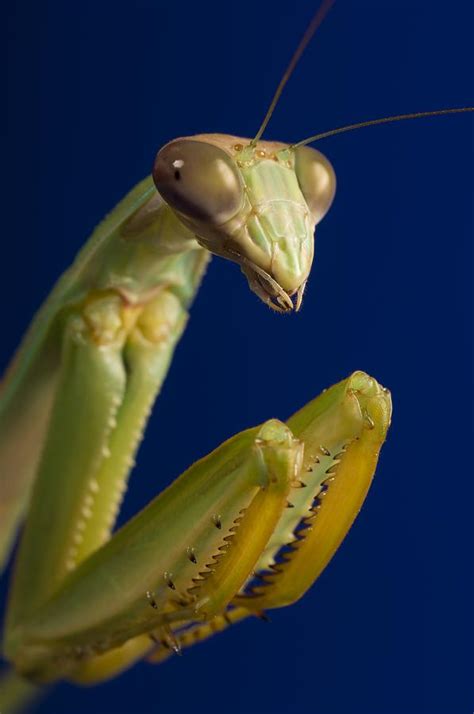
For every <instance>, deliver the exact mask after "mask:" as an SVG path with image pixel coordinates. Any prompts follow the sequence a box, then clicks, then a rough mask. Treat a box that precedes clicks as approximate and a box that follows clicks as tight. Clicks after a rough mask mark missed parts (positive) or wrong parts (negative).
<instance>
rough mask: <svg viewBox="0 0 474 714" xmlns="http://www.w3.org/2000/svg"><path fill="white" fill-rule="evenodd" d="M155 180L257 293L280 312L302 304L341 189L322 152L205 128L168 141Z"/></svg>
mask: <svg viewBox="0 0 474 714" xmlns="http://www.w3.org/2000/svg"><path fill="white" fill-rule="evenodd" d="M153 179H154V181H155V185H156V187H157V189H158V192H159V193H160V195H161V196H162V198H163V199H164V200H165V202H166V203H167V204H168V205H169V206H170V207H171V209H172V210H173V211H174V212H175V213H176V215H177V217H178V218H179V220H180V221H181V222H182V223H184V224H185V225H186V226H187V227H188V228H189V229H190V230H192V231H193V233H194V234H195V235H196V238H197V240H198V242H199V243H200V244H201V245H202V246H203V247H205V248H207V249H208V250H209V251H210V252H211V253H214V254H216V255H220V256H222V257H224V258H228V259H229V260H232V261H234V262H236V263H238V264H239V265H240V267H241V269H242V272H243V273H244V274H245V275H246V277H247V279H248V281H249V286H250V288H251V290H253V292H254V293H256V294H257V295H258V297H259V298H261V299H262V300H263V301H264V302H265V303H266V304H267V305H269V306H270V307H272V308H273V309H275V310H277V311H278V312H290V311H292V310H293V309H296V310H298V309H299V307H300V305H301V300H302V296H303V292H304V287H305V284H306V281H307V279H308V275H309V272H310V270H311V265H312V262H313V253H314V250H313V246H314V241H313V233H314V227H315V225H316V224H317V223H318V222H319V221H320V220H321V219H322V218H323V216H324V215H325V214H326V212H327V211H328V209H329V207H330V205H331V203H332V200H333V198H334V193H335V189H336V179H335V174H334V170H333V168H332V166H331V164H330V163H329V161H328V160H327V159H326V158H325V157H324V156H323V155H322V154H321V153H320V152H319V151H316V150H315V149H310V148H308V147H299V148H296V149H293V148H292V147H291V146H289V145H288V144H283V143H277V142H270V141H259V142H257V143H256V144H252V143H251V142H250V140H248V139H240V138H238V137H233V136H228V135H225V134H201V135H197V136H194V137H189V138H183V139H175V140H174V141H171V142H170V143H169V144H166V145H165V146H164V147H163V148H162V149H161V150H160V151H159V152H158V154H157V156H156V159H155V164H154V168H153ZM292 298H294V300H293V299H292Z"/></svg>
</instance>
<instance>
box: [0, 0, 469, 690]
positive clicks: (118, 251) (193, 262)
mask: <svg viewBox="0 0 474 714" xmlns="http://www.w3.org/2000/svg"><path fill="white" fill-rule="evenodd" d="M330 4H331V3H330V2H329V3H328V2H326V3H325V7H326V9H327V7H329V5H330ZM320 19H321V15H319V16H318V15H317V16H316V17H315V21H314V22H313V23H312V25H311V31H314V29H315V28H316V26H317V24H318V22H319V21H320ZM308 38H309V36H306V39H305V40H304V41H303V43H302V45H301V46H300V48H299V49H298V50H297V53H296V54H295V56H299V55H298V52H299V54H301V51H302V49H301V48H303V47H304V45H305V43H306V42H307V40H308ZM300 50H301V51H300ZM292 62H293V61H292ZM293 66H294V62H293ZM290 67H291V63H290ZM286 79H287V75H286V76H285V78H284V81H286ZM281 86H282V85H281ZM281 86H280V87H279V89H278V90H277V95H276V96H277V97H278V96H279V92H280V91H281ZM275 101H276V100H275ZM273 106H274V102H273V103H272V107H273ZM453 111H458V110H453ZM463 111H466V110H463ZM433 113H436V112H433ZM437 113H442V112H437ZM424 115H426V113H425V114H419V115H418V116H424ZM396 118H400V117H396ZM396 118H390V119H387V120H376V121H375V122H373V123H377V122H383V121H392V120H394V119H396ZM405 118H406V117H405ZM267 120H268V115H267V118H266V120H265V121H264V123H263V125H262V127H261V129H260V131H259V133H258V134H257V137H256V138H255V139H253V140H249V139H241V138H237V137H233V136H228V135H221V134H208V135H198V136H194V137H189V138H181V139H176V140H174V141H171V142H170V143H168V144H167V145H166V146H164V147H163V148H162V149H161V150H160V151H159V152H158V154H157V157H156V160H155V163H154V167H153V176H152V177H150V178H147V179H145V180H144V181H143V182H141V183H140V184H139V185H138V186H136V187H135V188H134V189H133V190H132V191H131V192H130V193H129V194H128V195H127V196H126V197H125V199H124V200H123V201H122V202H121V203H120V204H119V205H118V206H117V207H116V208H115V209H114V210H113V211H112V212H111V213H110V214H109V216H108V217H107V218H106V219H105V220H104V221H103V223H101V224H100V225H99V227H98V228H97V229H96V231H95V232H94V234H93V235H92V237H91V238H90V239H89V241H88V242H87V244H86V245H85V247H84V248H83V250H82V251H81V253H80V254H79V255H78V257H77V258H76V260H75V262H74V263H73V265H72V266H71V268H70V269H69V270H68V271H67V272H66V273H65V274H64V275H63V277H62V278H61V279H60V280H59V282H58V283H57V285H56V287H55V288H54V290H53V291H52V293H51V295H50V297H49V298H48V299H47V301H46V302H45V304H44V305H43V307H42V308H41V310H40V311H39V313H38V314H37V316H36V318H35V320H34V321H33V323H32V325H31V327H30V329H29V331H28V333H27V335H26V337H25V339H24V341H23V344H22V345H21V347H20V349H19V351H18V353H17V355H16V357H15V359H14V360H13V362H12V365H11V367H10V368H9V370H8V372H7V375H6V377H5V379H4V382H3V384H2V390H1V393H0V557H1V559H2V560H3V562H5V561H6V559H7V557H8V554H9V552H10V549H11V546H12V543H13V540H14V537H15V533H16V531H17V528H18V525H19V524H20V522H21V521H22V519H24V527H23V532H22V535H21V540H20V544H19V549H18V555H17V559H16V563H15V566H14V574H13V582H12V585H11V589H10V595H9V602H8V608H7V617H6V625H5V634H4V649H3V652H4V655H5V658H6V659H7V660H8V661H9V662H10V663H11V664H12V665H13V666H14V668H15V669H16V671H17V672H18V673H19V674H20V675H22V676H24V677H26V678H29V679H31V680H33V681H35V682H40V683H43V682H51V681H54V680H58V679H69V680H72V681H75V682H78V683H93V682H96V681H101V680H104V679H107V678H108V677H112V676H114V675H116V674H117V673H119V672H120V671H121V670H123V669H124V668H126V667H128V666H130V665H131V664H132V663H133V662H135V661H137V660H138V659H141V658H143V657H148V658H149V659H151V660H153V661H160V660H162V659H164V658H166V657H168V656H169V655H170V654H171V653H173V652H176V651H179V650H180V649H182V648H185V647H187V646H189V645H192V644H194V643H196V642H199V641H200V640H203V639H205V638H206V637H208V636H210V635H212V634H213V633H214V632H217V631H219V630H222V629H224V628H226V627H227V626H228V625H230V624H231V623H233V622H236V621H238V620H240V619H243V618H245V617H248V616H252V615H261V613H262V612H263V611H264V610H266V609H268V608H277V607H282V606H286V605H289V604H291V603H293V602H295V601H297V600H298V599H299V598H300V597H301V596H302V595H303V594H304V593H305V592H306V590H307V589H308V588H309V587H310V586H311V584H312V583H313V582H314V580H315V579H316V578H317V577H318V575H319V574H320V573H321V571H322V570H323V568H324V567H325V566H326V564H327V563H328V561H329V560H330V558H331V557H332V555H333V554H334V552H335V550H336V549H337V547H338V546H339V544H340V543H341V541H342V539H343V538H344V536H345V535H346V533H347V531H348V529H349V528H350V526H351V524H352V522H353V520H354V518H355V516H356V515H357V513H358V511H359V509H360V507H361V505H362V503H363V500H364V498H365V496H366V493H367V490H368V488H369V485H370V482H371V479H372V476H373V473H374V470H375V467H376V463H377V459H378V456H379V451H380V448H381V445H382V444H383V442H384V440H385V437H386V434H387V430H388V427H389V424H390V418H391V401H390V394H389V392H388V391H387V390H386V389H384V388H383V387H381V386H380V385H379V384H378V383H377V382H376V380H375V379H373V378H371V377H369V376H368V375H367V374H365V373H363V372H355V373H354V374H352V375H351V376H350V377H348V378H347V379H345V380H344V381H342V382H340V383H339V384H337V385H335V386H333V387H331V388H330V389H328V390H326V391H325V392H324V393H323V394H322V395H321V396H319V397H318V398H316V399H315V400H313V401H312V402H310V403H309V404H307V405H306V406H304V407H303V408H302V409H301V410H300V411H298V412H297V413H296V414H294V415H293V416H292V417H291V418H290V419H289V420H288V421H287V422H286V423H283V422H281V421H278V420H276V419H270V420H269V421H267V422H265V423H264V424H262V425H259V426H256V427H255V428H253V429H249V430H247V431H244V432H242V433H240V434H238V435H236V436H234V437H233V438H232V439H230V440H229V441H227V442H226V443H224V444H223V445H221V446H220V447H219V448H218V449H216V450H215V451H214V452H212V453H211V454H209V455H208V456H206V457H205V458H203V459H202V460H200V461H199V462H197V463H196V464H194V465H193V466H191V467H190V468H189V469H188V470H187V471H186V472H185V473H184V474H183V475H182V476H181V477H180V478H178V479H177V480H176V481H175V482H174V483H173V484H172V485H171V486H169V487H168V488H167V489H166V490H165V491H164V492H163V493H161V494H160V495H159V496H157V497H156V499H155V500H153V501H152V502H151V503H150V504H149V505H148V506H147V507H146V508H145V509H144V510H143V511H142V512H141V513H139V514H138V515H137V516H135V517H134V518H133V519H132V520H131V521H129V522H128V523H127V524H126V525H125V526H124V527H123V528H121V529H120V530H119V531H117V532H116V533H114V534H113V535H112V531H113V528H114V524H115V521H116V517H117V513H118V510H119V507H120V503H121V499H122V496H123V493H124V490H125V486H126V481H127V478H128V475H129V472H130V469H131V467H132V464H133V460H134V456H135V453H136V451H137V448H138V445H139V442H140V439H141V437H142V435H143V431H144V428H145V425H146V421H147V418H148V415H149V413H150V410H151V408H152V405H153V402H154V400H155V398H156V396H157V393H158V392H159V390H160V387H161V384H162V382H163V379H164V377H165V375H166V371H167V369H168V366H169V364H170V361H171V359H172V355H173V351H174V349H175V347H176V344H177V342H178V340H179V338H180V336H181V334H182V332H183V330H184V327H185V324H186V321H187V317H188V310H189V307H190V304H191V302H192V299H193V297H194V295H195V292H196V290H197V288H198V287H199V284H200V282H201V279H202V276H203V273H204V271H205V268H206V265H207V262H208V260H209V257H210V255H211V254H215V255H218V256H221V257H224V258H227V259H228V260H231V261H233V262H235V263H237V264H238V265H239V266H240V268H241V270H242V271H243V273H244V274H245V276H246V278H247V280H248V283H249V287H250V289H251V290H252V291H253V292H254V293H255V294H256V295H257V296H258V297H259V298H260V299H261V300H263V301H264V302H265V303H266V304H267V305H268V306H269V307H270V308H272V309H274V310H277V311H280V312H287V313H290V312H291V311H293V310H298V309H299V308H300V306H301V302H302V297H303V293H304V288H305V285H306V281H307V279H308V276H309V273H310V270H311V265H312V261H313V233H314V228H315V226H316V225H317V224H318V223H319V222H320V221H321V219H322V218H323V217H324V215H325V214H326V212H327V211H328V209H329V207H330V205H331V202H332V199H333V197H334V192H335V185H336V182H335V176H334V171H333V169H332V167H331V165H330V163H329V162H328V160H327V159H326V158H325V157H324V156H323V155H322V154H321V153H320V152H318V151H316V150H315V149H311V148H308V147H307V146H305V144H306V143H308V142H309V141H310V140H306V141H305V142H300V144H296V145H288V144H283V143H277V142H268V141H261V140H260V136H261V133H262V131H263V128H264V127H265V126H266V121H267ZM351 128H354V127H346V128H345V129H342V130H347V129H351ZM337 131H338V130H336V132H337ZM314 138H315V137H313V139H314ZM316 138H318V137H316Z"/></svg>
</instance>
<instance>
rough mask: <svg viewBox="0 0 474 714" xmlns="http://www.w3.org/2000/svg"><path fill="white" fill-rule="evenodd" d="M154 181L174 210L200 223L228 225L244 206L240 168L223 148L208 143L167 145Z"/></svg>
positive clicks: (183, 141) (158, 160)
mask: <svg viewBox="0 0 474 714" xmlns="http://www.w3.org/2000/svg"><path fill="white" fill-rule="evenodd" d="M153 180H154V182H155V186H156V188H157V190H158V192H159V194H160V195H161V196H162V198H163V199H164V200H165V201H166V203H167V204H168V205H169V206H170V207H171V208H172V209H174V210H176V211H178V212H179V213H182V214H183V215H184V216H186V217H187V218H190V219H194V220H197V221H205V222H206V223H212V224H213V225H219V224H222V223H225V222H226V221H228V220H229V219H231V218H233V216H235V215H236V213H237V212H238V211H239V209H240V207H241V205H242V201H243V188H242V183H241V180H240V177H239V173H238V170H237V167H236V166H235V164H234V163H233V161H232V159H231V157H230V156H229V155H228V154H226V152H225V151H224V150H223V149H220V148H219V147H217V146H214V145H213V144H210V143H206V142H204V141H196V140H193V139H176V140H175V141H171V142H170V143H169V144H166V146H164V147H163V148H162V149H161V150H160V151H159V152H158V154H157V155H156V159H155V164H154V166H153Z"/></svg>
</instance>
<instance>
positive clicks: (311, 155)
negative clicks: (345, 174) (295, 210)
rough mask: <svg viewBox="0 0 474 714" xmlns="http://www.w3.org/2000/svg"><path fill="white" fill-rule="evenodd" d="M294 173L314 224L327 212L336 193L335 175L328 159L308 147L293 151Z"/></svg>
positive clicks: (300, 147)
mask: <svg viewBox="0 0 474 714" xmlns="http://www.w3.org/2000/svg"><path fill="white" fill-rule="evenodd" d="M295 171H296V177H297V179H298V183H299V185H300V188H301V192H302V194H303V196H304V198H305V201H306V203H307V205H308V208H309V210H310V211H311V214H312V216H313V219H314V221H315V223H319V221H321V220H322V219H323V218H324V216H325V215H326V213H327V212H328V211H329V208H330V206H331V203H332V201H333V198H334V194H335V193H336V174H335V173H334V169H333V167H332V166H331V164H330V162H329V161H328V159H327V158H326V157H325V156H324V155H323V154H321V152H320V151H317V150H316V149H312V148H310V147H309V146H299V147H298V148H297V149H295Z"/></svg>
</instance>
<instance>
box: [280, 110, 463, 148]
mask: <svg viewBox="0 0 474 714" xmlns="http://www.w3.org/2000/svg"><path fill="white" fill-rule="evenodd" d="M463 112H474V107H455V108H454V109H436V110H434V111H431V112H414V113H412V114H396V115H394V116H391V117H382V118H381V119H370V120H369V121H361V122H358V123H357V124H346V126H340V127H338V128H337V129H330V131H323V132H322V133H321V134H314V135H313V136H310V137H308V138H307V139H303V141H298V142H297V143H296V144H292V145H291V147H290V148H291V149H297V148H298V146H305V145H306V144H312V143H313V142H314V141H320V140H321V139H327V138H328V137H330V136H335V135H336V134H344V133H345V132H347V131H354V130H355V129H364V128H365V127H366V126H376V125H377V124H391V123H393V122H395V121H404V120H405V119H423V117H436V116H441V115H443V114H462V113H463Z"/></svg>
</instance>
